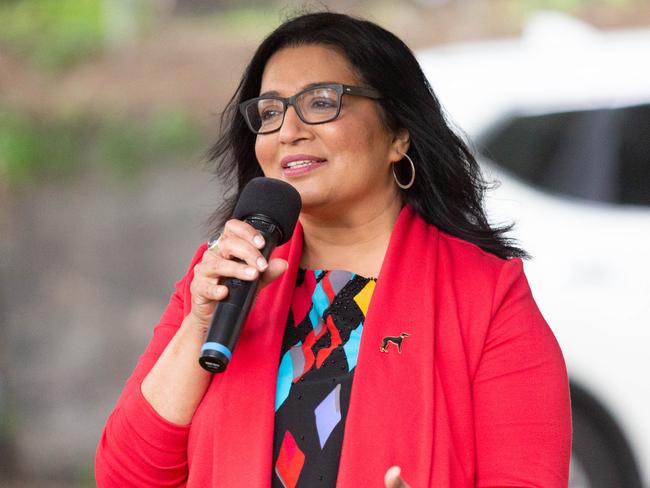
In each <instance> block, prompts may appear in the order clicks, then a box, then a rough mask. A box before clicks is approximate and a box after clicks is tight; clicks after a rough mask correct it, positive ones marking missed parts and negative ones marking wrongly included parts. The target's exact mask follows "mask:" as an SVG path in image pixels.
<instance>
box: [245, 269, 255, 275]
mask: <svg viewBox="0 0 650 488" xmlns="http://www.w3.org/2000/svg"><path fill="white" fill-rule="evenodd" d="M244 273H246V275H247V276H255V268H246V269H245V270H244Z"/></svg>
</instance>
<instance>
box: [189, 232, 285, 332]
mask: <svg viewBox="0 0 650 488" xmlns="http://www.w3.org/2000/svg"><path fill="white" fill-rule="evenodd" d="M263 247H264V238H263V237H262V235H261V234H260V233H259V232H258V231H257V230H255V229H254V228H253V227H252V226H251V225H249V224H247V223H246V222H242V221H241V220H235V219H231V220H229V221H228V222H226V225H225V226H224V230H223V234H222V235H221V237H220V238H219V244H218V246H216V247H215V248H213V249H212V250H207V251H206V252H205V253H204V254H203V259H202V260H201V262H200V263H199V264H197V265H196V266H195V267H194V279H193V280H192V283H191V285H190V292H191V294H192V312H191V314H192V316H193V317H194V319H195V320H196V321H197V322H198V324H199V325H200V326H201V327H204V328H205V330H206V331H207V328H208V326H209V324H210V320H211V319H212V315H213V314H214V310H215V307H216V305H217V303H218V302H219V301H221V300H223V299H224V298H225V297H226V296H227V295H228V288H227V287H225V286H224V285H220V284H219V281H220V279H221V278H239V279H240V280H245V281H252V280H254V279H256V278H257V277H258V276H259V275H260V273H263V274H262V277H261V286H262V287H264V286H266V285H268V284H269V283H270V282H271V281H273V280H274V279H275V278H277V277H278V276H280V275H281V274H282V273H283V272H284V271H285V270H286V269H287V266H288V264H287V262H286V261H285V260H283V259H272V260H271V261H270V262H268V263H267V262H266V259H264V257H263V256H262V253H261V252H260V249H262V248H263ZM237 260H241V261H242V262H238V261H237Z"/></svg>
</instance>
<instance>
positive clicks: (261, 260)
mask: <svg viewBox="0 0 650 488" xmlns="http://www.w3.org/2000/svg"><path fill="white" fill-rule="evenodd" d="M256 262H257V267H258V268H259V269H260V270H261V271H264V270H265V269H266V267H267V266H268V264H267V262H266V259H264V258H263V257H261V256H260V257H259V258H257V261H256Z"/></svg>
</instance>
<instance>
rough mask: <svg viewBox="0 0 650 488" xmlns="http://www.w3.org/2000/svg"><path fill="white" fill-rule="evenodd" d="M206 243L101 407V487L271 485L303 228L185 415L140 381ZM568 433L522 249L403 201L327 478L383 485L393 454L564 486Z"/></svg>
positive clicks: (168, 331)
mask: <svg viewBox="0 0 650 488" xmlns="http://www.w3.org/2000/svg"><path fill="white" fill-rule="evenodd" d="M204 251H205V246H202V247H201V248H199V250H198V251H197V253H196V255H195V256H194V259H193V261H192V265H191V266H190V268H189V269H190V271H189V272H188V274H187V275H186V276H185V277H184V278H183V279H182V280H181V281H179V282H178V283H177V287H176V292H175V293H174V294H173V296H172V298H171V301H170V303H169V305H168V306H167V309H166V310H165V312H164V314H163V316H162V319H161V321H160V323H159V324H158V326H157V327H156V328H155V330H154V335H153V339H152V341H151V343H150V344H149V346H148V348H147V350H146V351H145V353H144V354H143V355H142V357H141V358H140V360H139V362H138V365H137V367H136V369H135V371H134V373H133V375H132V376H131V378H130V379H129V380H128V381H127V384H126V386H125V389H124V392H123V393H122V396H121V397H120V399H119V401H118V404H117V406H116V407H115V410H114V411H113V413H112V414H111V416H110V418H109V420H108V423H107V425H106V428H105V430H104V433H103V436H102V439H101V441H100V444H99V448H98V451H97V458H96V478H97V483H98V485H99V486H100V487H108V486H120V487H121V486H188V487H196V488H205V487H211V486H212V487H217V486H218V487H263V486H269V484H270V480H271V470H272V469H273V466H272V450H273V448H272V446H273V442H272V439H273V423H274V402H275V385H276V376H277V372H278V365H279V360H280V346H281V342H282V336H283V332H284V327H285V322H286V318H287V312H288V310H289V306H290V303H291V298H292V293H293V289H294V286H295V279H296V272H297V269H298V266H299V263H300V256H301V251H302V230H301V228H300V226H298V228H297V230H296V232H295V234H294V236H293V238H292V239H291V241H290V242H289V243H287V244H285V245H284V246H282V247H280V248H278V249H276V252H275V257H283V258H285V259H287V260H288V261H289V269H288V270H287V272H285V274H284V275H283V276H282V277H281V278H279V279H278V280H276V281H275V282H273V283H272V284H271V285H269V286H268V287H266V288H265V289H264V290H263V291H262V292H261V293H260V294H259V296H258V298H257V301H256V303H255V306H254V307H253V309H252V311H251V314H250V316H249V319H248V321H247V323H246V325H245V328H244V331H243V333H242V336H241V338H240V341H239V343H238V345H237V348H236V350H235V352H234V355H233V358H232V361H231V363H230V365H229V367H228V370H227V371H226V372H225V373H224V374H220V375H215V376H214V377H213V379H212V382H211V384H210V386H209V388H208V390H207V392H206V394H205V396H204V398H203V400H202V402H201V404H200V406H199V408H198V410H197V411H196V414H195V415H194V418H193V420H192V423H191V425H189V426H181V425H176V424H172V423H170V422H167V421H166V420H164V419H163V418H161V417H160V416H159V415H157V414H156V412H155V411H154V410H153V408H152V407H151V406H150V405H149V404H148V403H147V401H146V400H145V399H144V398H143V396H142V394H141V392H140V384H141V382H142V379H143V378H144V376H146V374H147V372H148V371H149V369H150V368H151V367H152V365H153V364H154V362H155V361H156V359H157V358H158V356H159V355H160V353H161V352H162V350H163V349H164V348H165V346H166V344H167V343H168V342H169V340H170V339H171V337H172V336H173V335H174V333H175V331H176V330H177V328H178V327H179V325H180V323H181V321H182V320H183V318H184V317H185V315H186V314H187V313H188V312H189V310H190V303H191V302H190V292H189V285H190V282H191V280H192V269H193V266H194V264H195V263H196V262H198V261H199V260H200V259H201V256H202V255H203V252H204ZM401 332H407V333H409V334H410V336H409V337H408V338H406V339H405V340H404V343H403V347H402V353H401V354H398V353H397V350H396V348H394V347H392V346H391V347H390V348H389V350H388V353H383V352H381V351H380V350H379V349H380V345H381V342H382V339H383V338H384V337H385V336H396V335H399V334H400V333H401ZM197 358H198V352H197ZM570 444H571V419H570V401H569V388H568V380H567V374H566V369H565V365H564V361H563V359H562V354H561V352H560V349H559V347H558V344H557V342H556V340H555V338H554V336H553V334H552V332H551V330H550V329H549V327H548V326H547V324H546V322H545V321H544V319H543V318H542V315H541V314H540V312H539V310H538V308H537V306H536V304H535V302H534V300H533V297H532V295H531V292H530V288H529V286H528V283H527V281H526V278H525V276H524V273H523V269H522V263H521V261H520V260H519V259H511V260H503V259H500V258H497V257H495V256H493V255H492V254H489V253H486V252H484V251H482V250H481V249H479V248H478V247H476V246H475V245H472V244H469V243H467V242H465V241H463V240H460V239H457V238H455V237H451V236H449V235H447V234H445V233H443V232H440V231H438V230H437V229H436V228H435V227H433V226H431V225H428V224H426V223H425V222H424V221H423V220H422V219H421V218H420V217H419V216H418V215H417V214H416V213H415V212H414V211H413V210H412V209H411V208H410V207H405V208H404V210H402V212H401V214H400V216H399V219H398V221H397V223H396V225H395V227H394V230H393V234H392V237H391V240H390V244H389V247H388V250H387V253H386V256H385V259H384V263H383V266H382V268H381V273H380V275H379V278H378V281H377V286H376V288H375V291H374V295H373V297H372V301H371V304H370V308H369V310H368V314H367V316H366V319H365V322H364V330H363V336H362V341H361V347H360V351H359V356H358V361H357V365H356V372H355V376H354V382H353V387H352V394H351V399H350V406H349V412H348V417H347V420H346V424H345V434H344V439H343V447H342V453H341V464H340V468H339V475H338V481H337V486H338V487H342V488H343V487H345V488H358V487H360V486H364V487H380V486H384V485H383V477H384V474H385V472H386V470H387V469H388V468H389V467H390V466H392V465H395V464H396V465H399V466H401V467H402V476H403V477H404V479H405V480H406V481H407V482H408V483H409V484H410V485H411V486H412V487H413V488H419V487H427V486H435V487H445V488H448V487H472V486H477V487H496V486H500V487H503V486H508V487H514V486H518V487H533V486H534V487H544V488H552V487H566V486H567V484H568V470H569V457H570Z"/></svg>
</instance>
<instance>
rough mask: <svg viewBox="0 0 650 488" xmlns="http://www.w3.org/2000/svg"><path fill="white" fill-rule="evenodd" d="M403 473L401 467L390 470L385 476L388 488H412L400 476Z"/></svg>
mask: <svg viewBox="0 0 650 488" xmlns="http://www.w3.org/2000/svg"><path fill="white" fill-rule="evenodd" d="M401 472H402V470H401V468H400V467H399V466H393V467H392V468H388V471H386V474H385V475H384V484H385V485H386V488H410V487H409V485H407V484H406V482H405V481H404V480H403V479H402V477H401V476H400V474H401Z"/></svg>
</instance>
